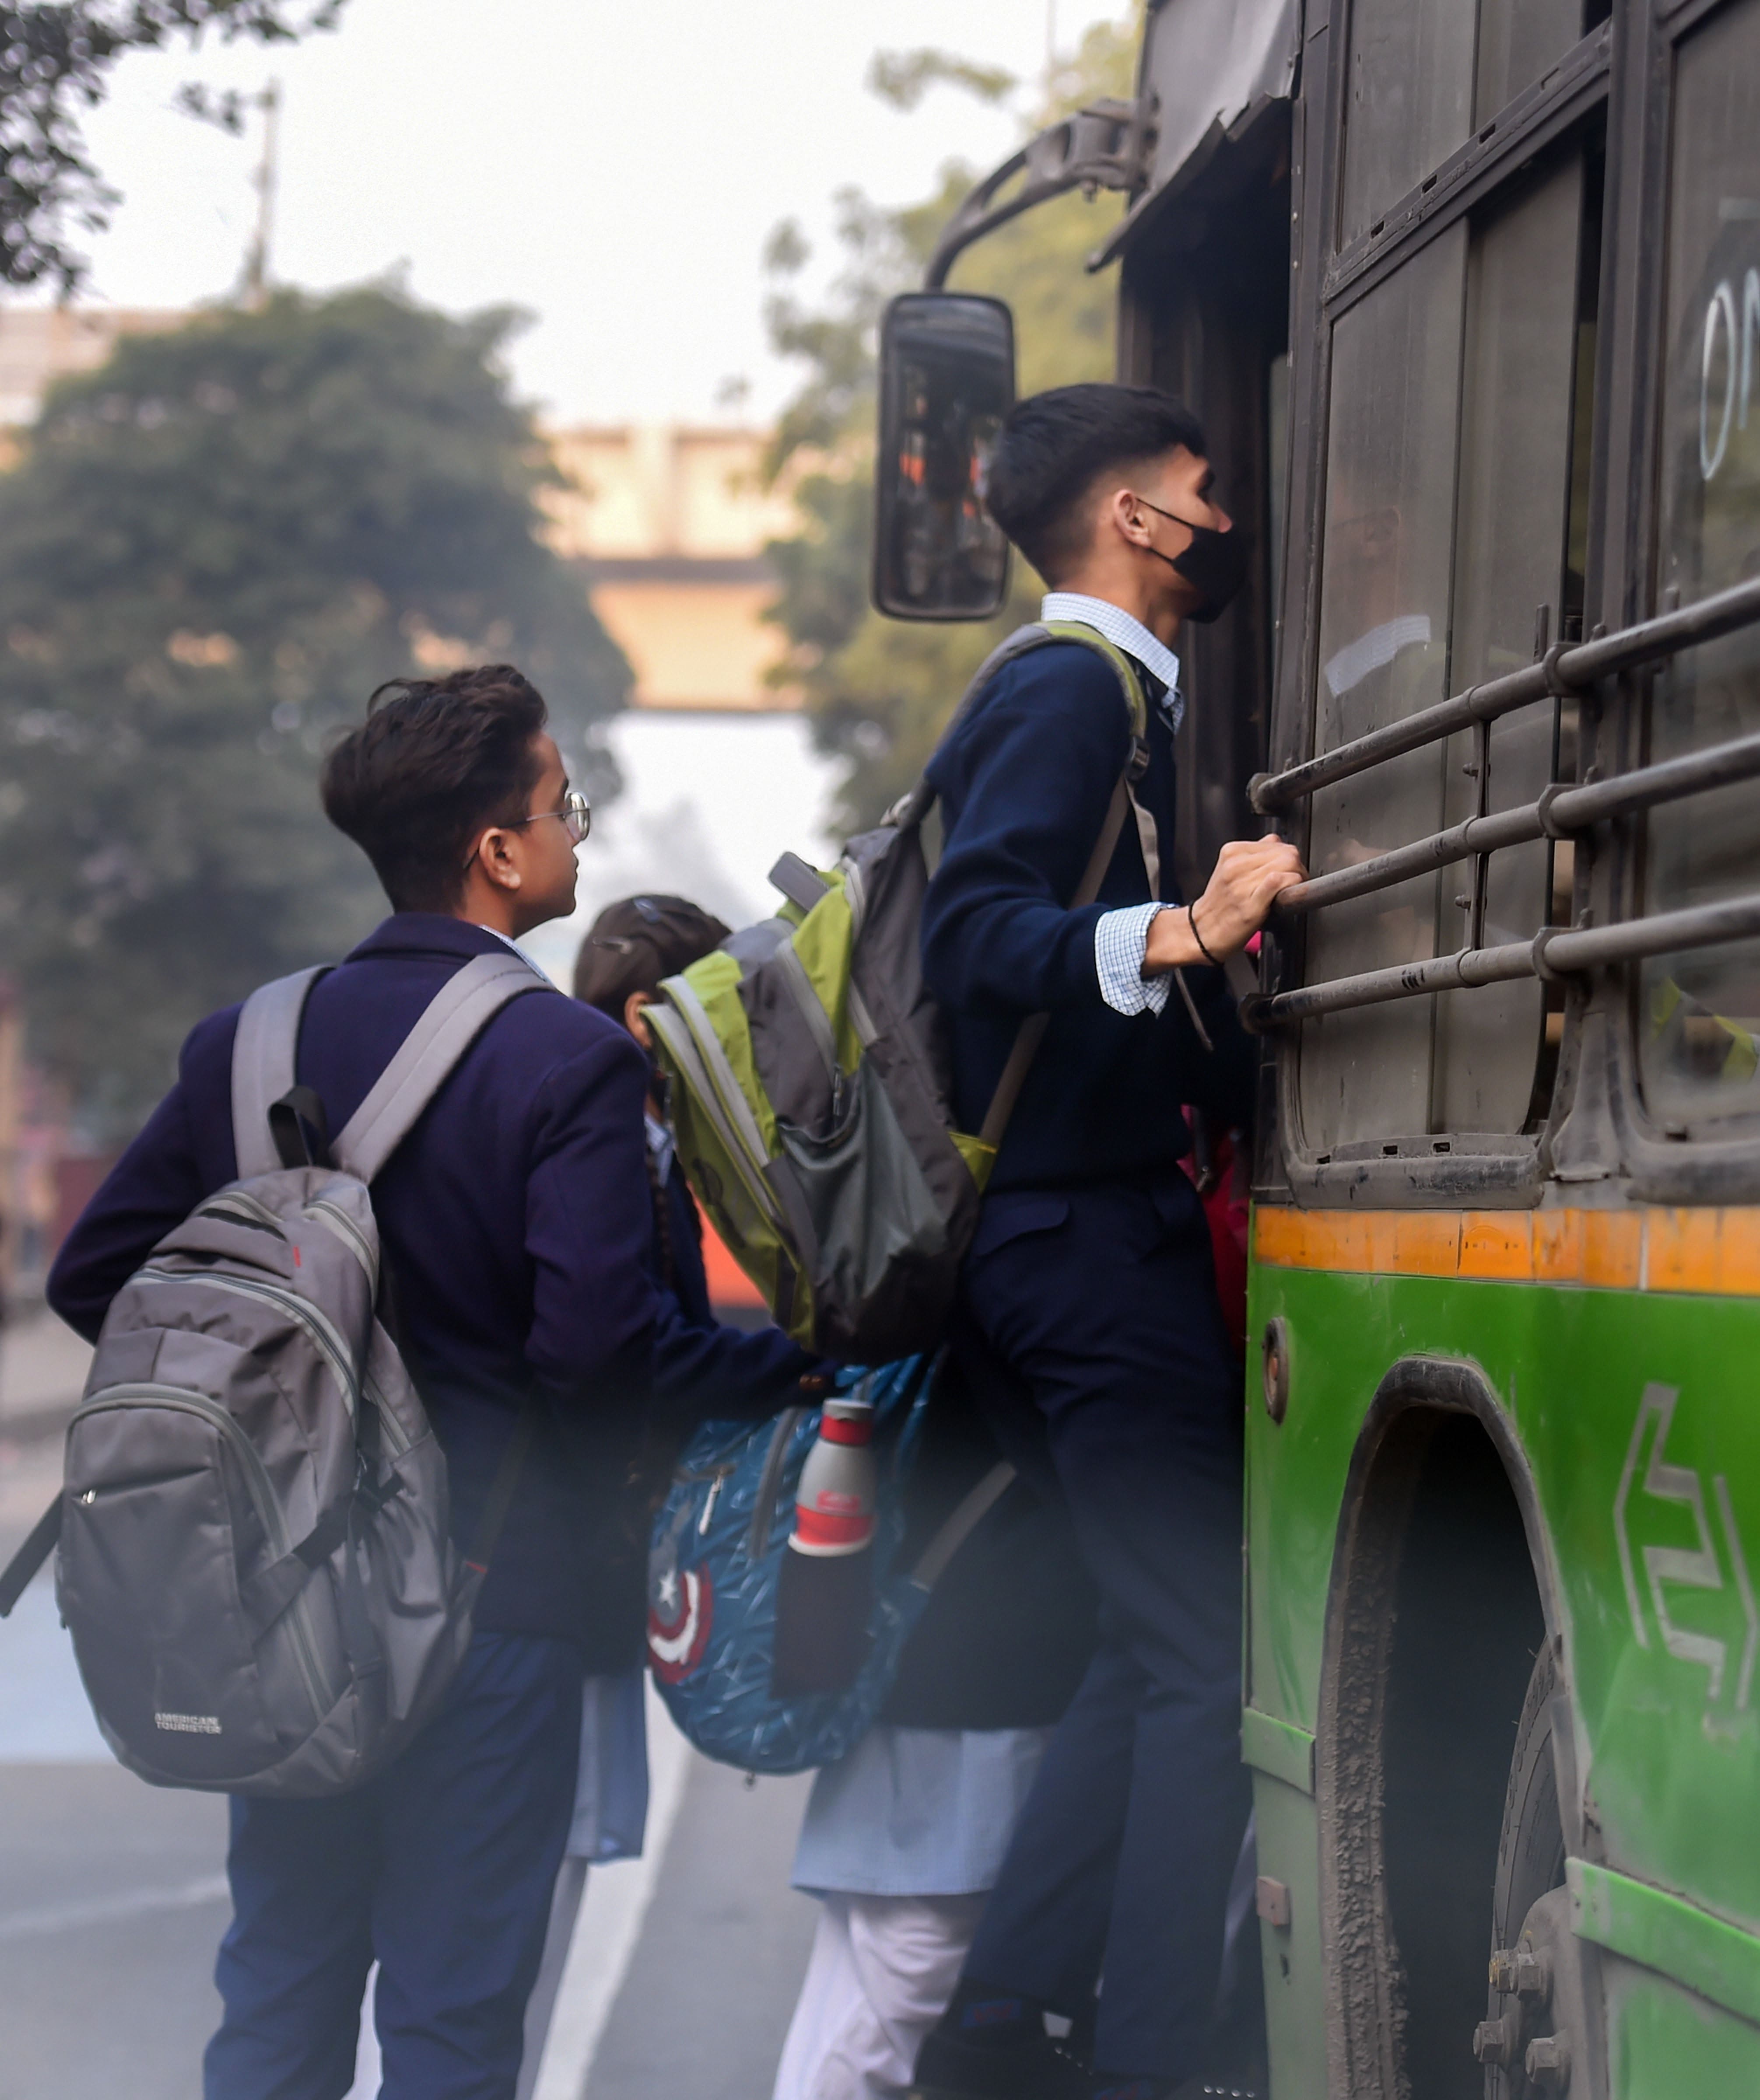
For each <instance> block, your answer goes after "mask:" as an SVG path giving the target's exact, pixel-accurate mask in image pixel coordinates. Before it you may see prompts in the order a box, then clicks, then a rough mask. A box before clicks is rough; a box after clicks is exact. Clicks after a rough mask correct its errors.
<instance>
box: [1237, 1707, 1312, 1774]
mask: <svg viewBox="0 0 1760 2100" xmlns="http://www.w3.org/2000/svg"><path fill="white" fill-rule="evenodd" d="M1240 1755H1241V1758H1242V1761H1243V1762H1245V1763H1247V1764H1249V1765H1251V1766H1252V1767H1253V1768H1254V1771H1262V1772H1269V1773H1270V1774H1271V1777H1272V1778H1273V1779H1280V1780H1282V1781H1283V1783H1284V1785H1285V1786H1293V1787H1294V1788H1296V1789H1298V1791H1299V1792H1301V1793H1312V1792H1313V1791H1314V1738H1313V1737H1312V1736H1311V1735H1310V1734H1309V1733H1308V1732H1307V1729H1306V1728H1293V1727H1291V1726H1290V1725H1289V1723H1288V1722H1287V1721H1280V1720H1278V1719H1276V1717H1275V1716H1273V1715H1272V1714H1262V1713H1260V1712H1259V1710H1258V1708H1257V1707H1255V1706H1249V1707H1247V1708H1245V1710H1243V1712H1242V1714H1241V1716H1240Z"/></svg>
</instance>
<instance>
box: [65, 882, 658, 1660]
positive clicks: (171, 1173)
mask: <svg viewBox="0 0 1760 2100" xmlns="http://www.w3.org/2000/svg"><path fill="white" fill-rule="evenodd" d="M501 946H502V944H501V943H500V942H499V941H498V940H497V937H495V935H494V934H493V933H487V932H485V931H484V929H482V928H481V927H479V926H472V925H468V924H465V923H464V922H463V921H462V920H456V919H450V918H444V917H440V916H437V915H432V914H429V913H426V912H400V913H398V914H396V915H395V916H393V917H391V918H390V919H387V920H386V921H385V922H384V924H383V925H381V926H380V927H379V928H378V930H377V931H376V932H375V933H373V934H371V935H370V936H369V937H368V938H367V939H366V940H365V941H364V942H362V943H361V944H360V946H359V947H358V948H356V950H355V951H354V953H353V954H352V955H350V956H349V957H348V959H347V961H346V962H344V963H343V964H341V965H340V966H339V967H338V968H336V969H334V970H333V971H332V972H331V973H330V974H329V976H328V977H325V978H323V979H321V981H320V982H319V984H318V986H317V988H316V990H314V992H313V993H312V998H311V1000H310V1002H309V1003H308V1004H307V1009H306V1018H305V1022H304V1025H303V1028H302V1030H301V1034H300V1042H299V1053H298V1074H299V1078H300V1079H301V1080H302V1081H303V1083H305V1084H307V1085H308V1086H310V1087H313V1088H315V1089H316V1092H317V1094H318V1096H319V1097H320V1099H321V1101H323V1103H324V1106H325V1112H326V1114H327V1116H328V1118H329V1126H330V1128H331V1129H332V1130H333V1131H336V1130H339V1129H340V1128H341V1127H342V1126H343V1123H345V1122H346V1121H347V1118H348V1117H349V1116H350V1115H352V1114H353V1113H354V1110H356V1107H357V1106H358V1105H360V1101H362V1100H363V1099H364V1098H365V1096H366V1094H367V1092H368V1091H369V1088H370V1087H371V1086H372V1085H373V1083H374V1080H375V1079H378V1075H379V1074H380V1073H381V1072H382V1071H383V1070H384V1068H385V1066H386V1065H387V1064H388V1063H389V1062H390V1061H391V1057H392V1055H393V1054H394V1052H396V1048H397V1047H398V1045H399V1044H400V1043H401V1042H402V1040H403V1039H404V1037H405V1035H406V1034H407V1033H408V1031H409V1029H410V1028H411V1027H412V1026H413V1025H414V1022H415V1021H416V1019H417V1017H418V1015H419V1014H420V1013H421V1012H422V1008H424V1007H425V1006H426V1005H427V1003H428V1001H429V1000H430V999H431V998H432V997H433V995H434V994H435V993H436V991H438V990H439V989H440V986H441V985H442V984H444V982H445V981H446V980H447V978H448V977H450V976H451V975H452V973H453V972H454V971H455V970H457V969H458V968H461V967H462V964H464V963H465V962H467V960H469V959H470V958H471V957H472V956H473V955H493V954H497V953H499V952H500V950H501ZM237 1019H238V1009H237V1008H236V1007H229V1008H227V1009H226V1010H225V1011H224V1012H220V1013H217V1014H214V1015H213V1016H211V1017H210V1018H209V1019H208V1020H206V1021H202V1022H201V1024H200V1025H199V1026H197V1028H196V1029H195V1030H193V1032H192V1034H191V1035H190V1037H189V1039H188V1042H187V1043H185V1044H184V1050H183V1054H182V1057H181V1059H180V1061H179V1070H178V1079H177V1083H176V1085H175V1086H174V1087H172V1089H171V1091H170V1093H169V1094H167V1095H166V1098H165V1099H164V1101H161V1103H160V1105H159V1106H158V1108H157V1110H155V1111H154V1112H153V1116H152V1118H151V1119H150V1120H149V1121H148V1124H147V1126H146V1127H145V1128H144V1130H143V1131H142V1132H141V1133H140V1135H139V1137H137V1138H136V1139H135V1142H134V1143H133V1144H132V1145H130V1147H129V1149H128V1150H127V1152H126V1153H125V1154H124V1155H123V1157H122V1159H121V1160H120V1161H119V1162H118V1163H117V1166H116V1167H115V1168H114V1169H113V1171H112V1172H111V1174H110V1175H109V1176H108V1179H107V1180H105V1182H104V1185H103V1187H102V1188H101V1189H99V1191H98V1193H97V1194H96V1195H95V1197H94V1198H93V1199H92V1201H91V1203H90V1204H89V1205H88V1206H87V1207H86V1211H85V1213H84V1215H82V1217H81V1219H80V1220H79V1222H78V1223H77V1224H76V1225H75V1227H74V1228H73V1232H72V1233H71V1234H70V1235H69V1238H68V1241H67V1242H66V1244H65V1246H64V1247H63V1248H62V1250H61V1252H60V1255H59V1256H58V1257H57V1259H56V1261H55V1267H54V1269H53V1271H52V1273H51V1276H50V1279H49V1286H48V1295H49V1302H50V1304H51V1305H52V1306H53V1307H54V1308H55V1311H56V1312H59V1313H60V1315H61V1317H62V1318H63V1319H64V1320H65V1321H68V1323H69V1326H73V1327H74V1328H75V1329H77V1330H78V1331H79V1332H80V1333H81V1334H82V1335H86V1337H87V1338H88V1339H95V1336H96V1335H97V1332H98V1330H99V1326H100V1325H101V1324H102V1322H103V1320H104V1313H105V1312H106V1311H107V1309H108V1306H109V1303H110V1300H111V1299H112V1298H113V1296H114V1295H115V1294H116V1292H117V1290H119V1289H120V1288H121V1286H122V1284H123V1283H124V1282H126V1280H127V1278H128V1277H129V1276H130V1274H131V1273H133V1271H134V1270H135V1268H137V1267H138V1266H139V1264H140V1262H141V1260H142V1259H143V1258H144V1256H145V1255H146V1254H147V1253H148V1251H149V1249H150V1248H151V1247H152V1246H153V1245H154V1243H155V1242H157V1240H158V1239H159V1238H160V1237H161V1235H162V1234H163V1233H166V1231H168V1230H169V1229H170V1228H171V1226H173V1225H174V1224H176V1223H178V1222H179V1220H181V1219H182V1218H183V1217H184V1216H185V1215H187V1214H188V1211H191V1210H192V1209H193V1207H195V1205H196V1204H197V1202H200V1201H201V1198H203V1197H204V1196H206V1195H209V1194H211V1193H213V1192H214V1190H215V1189H219V1188H220V1187H222V1186H223V1185H225V1184H226V1183H227V1182H228V1181H230V1180H232V1179H233V1178H234V1176H235V1171H236V1170H235V1165H234V1157H233V1149H232V1106H231V1066H232V1039H233V1035H234V1034H235V1032H236V1030H237ZM647 1086H648V1067H647V1064H646V1061H645V1060H644V1059H643V1057H642V1054H641V1052H640V1051H639V1049H638V1048H636V1046H635V1043H633V1042H632V1041H631V1040H630V1038H629V1037H628V1036H627V1035H626V1034H625V1033H624V1031H623V1030H621V1028H619V1027H618V1026H617V1025H616V1023H615V1022H613V1021H609V1020H608V1019H607V1018H606V1017H605V1016H604V1014H601V1013H598V1012H595V1011H594V1010H593V1009H592V1008H590V1007H586V1006H582V1005H581V1004H578V1003H577V1001H576V1000H574V999H569V998H567V997H565V996H564V995H562V994H561V993H559V992H558V993H555V994H551V993H546V992H533V993H531V994H528V995H526V996H524V997H522V998H520V999H515V1000H513V1001H512V1002H511V1004H509V1005H507V1006H506V1007H504V1008H502V1011H501V1012H499V1013H497V1015H496V1016H495V1017H494V1018H493V1020H492V1021H490V1022H489V1025H488V1026H487V1027H486V1028H484V1030H483V1032H482V1034H481V1035H480V1036H479V1037H478V1038H477V1039H476V1041H475V1043H473V1044H472V1045H471V1048H470V1049H469V1050H468V1051H467V1052H466V1053H465V1055H464V1057H462V1059H461V1060H460V1061H459V1063H458V1066H457V1067H456V1068H455V1070H453V1073H452V1074H451V1076H450V1077H449V1079H448V1080H447V1081H446V1083H445V1084H444V1086H443V1087H441V1089H440V1092H439V1093H438V1094H437V1095H436V1096H435V1099H434V1101H432V1102H431V1105H429V1107H428V1110H427V1113H426V1114H424V1115H423V1117H422V1119H421V1121H420V1122H419V1123H418V1124H417V1125H416V1127H415V1128H414V1129H413V1131H412V1132H410V1134H409V1136H408V1138H406V1139H405V1141H404V1143H403V1144H402V1145H400V1147H399V1149H397V1151H396V1153H395V1154H393V1155H392V1157H391V1159H390V1160H389V1161H388V1162H387V1164H386V1166H385V1168H384V1170H383V1172H382V1173H381V1174H380V1176H379V1177H378V1180H377V1182H376V1183H375V1184H374V1192H373V1194H374V1211H375V1212H376V1214H377V1215H378V1222H379V1229H380V1233H381V1237H382V1239H383V1243H384V1246H385V1250H386V1254H387V1259H388V1260H389V1264H390V1267H391V1274H392V1276H393V1277H394V1278H395V1279H396V1290H397V1298H398V1314H399V1318H400V1322H401V1326H402V1330H403V1335H404V1339H405V1354H406V1357H407V1358H408V1361H409V1365H410V1369H411V1370H412V1372H413V1374H414V1376H415V1379H416V1382H417V1384H418V1388H419V1390H420V1392H421V1393H422V1399H423V1401H425V1403H426V1404H427V1408H428V1410H429V1413H430V1414H431V1418H432V1420H433V1423H434V1427H435V1430H436V1434H437V1435H438V1436H439V1438H440V1444H441V1446H442V1448H443V1449H444V1451H445V1453H446V1456H447V1462H448V1467H449V1472H450V1475H451V1483H452V1493H453V1533H454V1536H455V1537H457V1538H458V1541H459V1542H460V1544H461V1545H462V1546H468V1544H469V1542H470V1540H471V1536H472V1533H473V1531H474V1528H475V1521H476V1519H477V1516H478V1515H479V1513H480V1509H481V1507H482V1503H483V1500H484V1496H485V1494H486V1493H487V1490H488V1487H489V1482H490V1480H492V1479H493V1474H494V1471H495V1467H496V1464H497V1460H498V1459H499V1458H500V1456H501V1454H502V1449H503V1448H504V1447H505V1445H506V1440H507V1437H508V1436H509V1435H510V1434H511V1430H512V1427H513V1424H514V1421H515V1417H516V1415H517V1414H518V1411H519V1410H520V1406H521V1405H522V1404H523V1402H524V1400H525V1399H526V1398H527V1397H528V1396H532V1397H533V1398H534V1399H535V1400H536V1401H537V1403H538V1405H539V1414H538V1421H537V1431H536V1434H535V1436H534V1440H533V1445H532V1449H531V1451H530V1454H529V1455H528V1458H527V1459H526V1462H525V1465H524V1470H523V1471H522V1475H521V1477H520V1485H519V1488H518V1490H517V1493H516V1494H515V1499H514V1502H513V1507H512V1508H511V1511H510V1513H509V1515H508V1519H507V1522H506V1525H505V1526H504V1528H503V1529H502V1536H501V1541H500V1543H499V1545H498V1546H497V1550H496V1553H495V1556H494V1563H493V1567H492V1568H491V1569H490V1572H489V1579H488V1581H487V1582H486V1583H485V1584H484V1588H483V1591H482V1595H481V1599H480V1604H479V1606H478V1610H477V1617H476V1623H477V1624H478V1625H479V1626H481V1627H484V1628H485V1629H491V1630H499V1631H505V1632H523V1633H538V1634H548V1635H559V1636H561V1637H563V1638H565V1639H571V1640H573V1641H575V1642H577V1643H579V1644H580V1646H581V1647H582V1650H583V1652H584V1657H585V1661H586V1665H587V1667H589V1668H590V1669H594V1670H612V1669H628V1668H632V1667H634V1666H635V1665H636V1663H637V1662H638V1661H639V1659H640V1652H641V1649H640V1641H641V1622H642V1610H641V1599H642V1592H643V1570H644V1564H645V1557H646V1529H647V1518H646V1511H645V1509H643V1508H642V1507H640V1504H639V1498H635V1497H633V1496H632V1495H631V1494H630V1492H629V1487H630V1476H631V1471H632V1468H633V1467H634V1466H635V1462H636V1459H637V1457H638V1455H639V1449H640V1444H641V1440H642V1436H643V1432H644V1429H645V1427H646V1423H647V1419H648V1406H649V1392H650V1380H651V1377H652V1360H653V1350H654V1339H655V1329H656V1323H657V1310H658V1308H657V1287H656V1282H655V1277H654V1274H653V1270H652V1232H653V1219H652V1209H651V1203H650V1193H649V1184H648V1165H647V1160H646V1157H645V1146H644V1138H643V1123H642V1104H643V1097H644V1096H645V1093H646V1091H647Z"/></svg>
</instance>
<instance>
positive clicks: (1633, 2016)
mask: <svg viewBox="0 0 1760 2100" xmlns="http://www.w3.org/2000/svg"><path fill="white" fill-rule="evenodd" d="M1603 1985H1604V1988H1605V1989H1606V1992H1607V2036H1608V2058H1609V2064H1608V2070H1609V2078H1608V2084H1609V2086H1610V2088H1611V2089H1612V2092H1613V2093H1616V2094H1618V2095H1619V2096H1621V2100H1628V2096H1642V2100H1749V2095H1751V2094H1753V2093H1760V2027H1752V2026H1750V2025H1749V2023H1748V2022H1747V2021H1746V2020H1742V2019H1738V2018H1736V2015H1735V2014H1733V2013H1726V2012H1723V2011H1722V2010H1719V2009H1718V2007H1717V2006H1716V2005H1707V2004H1706V2002H1705V2000H1704V1999H1703V1998H1699V1997H1695V1996H1693V1995H1692V1993H1691V1992H1688V1991H1683V1989H1682V1988H1680V1986H1679V1985H1678V1984H1676V1983H1669V1981H1668V1980H1667V1979H1666V1978H1665V1977H1662V1976H1658V1975H1657V1974H1655V1972H1654V1971H1653V1970H1647V1969H1636V1968H1633V1967H1631V1966H1630V1965H1628V1964H1626V1963H1625V1962H1624V1961H1607V1962H1606V1963H1604V1964H1603ZM1280 2100H1281V2096H1280Z"/></svg>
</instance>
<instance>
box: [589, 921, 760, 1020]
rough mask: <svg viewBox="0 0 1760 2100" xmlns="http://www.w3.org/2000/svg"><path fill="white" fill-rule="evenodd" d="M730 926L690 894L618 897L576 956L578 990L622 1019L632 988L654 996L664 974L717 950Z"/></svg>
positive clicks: (592, 1003) (676, 971) (593, 926)
mask: <svg viewBox="0 0 1760 2100" xmlns="http://www.w3.org/2000/svg"><path fill="white" fill-rule="evenodd" d="M727 933H728V929H727V927H726V926H724V925H723V924H722V922H721V921H720V920H719V919H718V918H716V916H715V915H714V913H713V912H712V911H704V909H703V908H702V907H701V905H700V904H693V903H692V902H691V900H690V899H689V898H688V897H657V896H646V897H620V898H618V900H617V902H616V903H615V904H608V905H607V906H606V907H605V908H604V911H601V912H600V913H599V916H598V917H597V918H596V919H595V920H594V921H593V923H592V924H591V926H590V927H589V928H588V929H587V934H586V939H585V940H584V941H583V942H582V943H581V952H580V954H579V955H577V956H576V958H575V962H574V995H575V997H576V998H577V999H582V1000H584V1001H585V1002H586V1004H587V1005H589V1006H596V1007H597V1008H599V1012H601V1013H608V1014H609V1015H610V1016H611V1017H612V1020H613V1021H621V1020H622V1018H623V1008H624V1004H625V1002H626V1000H627V999H628V998H629V996H630V993H631V992H633V991H645V992H646V993H647V994H648V995H649V997H650V998H652V996H653V995H654V994H655V993H656V992H657V991H658V990H659V989H660V981H661V978H662V977H676V976H677V975H678V974H679V971H680V970H688V968H690V967H691V965H692V963H694V962H696V961H698V960H701V957H703V956H705V955H710V954H711V953H713V951H714V950H715V949H717V948H719V946H721V944H722V942H723V941H724V940H726V939H727Z"/></svg>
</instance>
